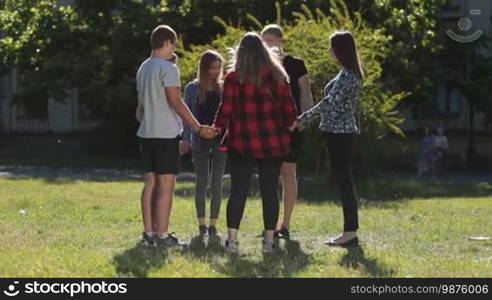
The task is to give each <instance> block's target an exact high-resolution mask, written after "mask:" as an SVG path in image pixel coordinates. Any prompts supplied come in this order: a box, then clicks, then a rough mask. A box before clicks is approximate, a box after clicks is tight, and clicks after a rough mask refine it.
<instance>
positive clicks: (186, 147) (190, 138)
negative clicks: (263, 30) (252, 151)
mask: <svg viewBox="0 0 492 300" xmlns="http://www.w3.org/2000/svg"><path fill="white" fill-rule="evenodd" d="M222 70H223V59H222V56H221V55H220V54H219V53H218V52H216V51H212V50H207V51H205V52H203V54H202V56H201V58H200V63H199V68H198V74H197V78H196V79H195V80H193V81H192V82H190V83H188V85H187V86H186V88H185V102H186V104H187V105H188V107H189V108H190V111H191V112H192V113H193V115H194V116H195V117H196V118H197V120H198V121H199V122H200V123H201V124H206V125H211V124H212V123H213V120H214V117H215V114H216V113H217V109H218V107H219V104H220V102H221V99H222V86H223V82H222ZM219 144H220V140H219V139H218V138H216V139H212V140H205V139H202V138H201V137H199V136H198V135H196V134H194V133H192V132H191V130H190V129H189V128H188V127H187V126H185V127H184V134H183V140H182V141H181V144H180V152H181V154H182V155H183V154H185V153H187V152H189V151H190V149H191V152H192V157H193V165H194V167H195V173H196V185H195V207H196V213H197V218H198V230H199V233H200V235H202V236H203V235H205V234H207V233H208V235H209V237H217V236H218V232H217V227H216V224H217V219H218V218H219V212H220V204H221V201H222V176H223V174H224V169H225V165H226V160H227V153H225V152H223V151H221V150H220V149H219V146H220V145H219ZM210 165H211V166H210ZM210 177H211V180H209V178H210ZM209 181H210V186H211V192H212V198H211V201H210V222H209V227H207V225H206V220H205V219H206V212H205V211H206V191H207V185H208V182H209Z"/></svg>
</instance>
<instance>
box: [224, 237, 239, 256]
mask: <svg viewBox="0 0 492 300" xmlns="http://www.w3.org/2000/svg"><path fill="white" fill-rule="evenodd" d="M238 245H239V242H238V241H229V240H227V241H225V251H226V252H227V253H231V254H237V253H239V246H238Z"/></svg>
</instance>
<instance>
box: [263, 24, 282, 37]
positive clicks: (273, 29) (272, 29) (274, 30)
mask: <svg viewBox="0 0 492 300" xmlns="http://www.w3.org/2000/svg"><path fill="white" fill-rule="evenodd" d="M264 34H271V35H273V36H276V37H278V38H283V37H284V32H283V31H282V28H281V27H280V26H278V25H277V24H270V25H267V26H265V28H263V30H262V31H261V35H264Z"/></svg>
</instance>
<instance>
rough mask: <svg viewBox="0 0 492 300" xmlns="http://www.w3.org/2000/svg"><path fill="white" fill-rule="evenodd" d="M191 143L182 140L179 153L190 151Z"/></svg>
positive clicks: (183, 153)
mask: <svg viewBox="0 0 492 300" xmlns="http://www.w3.org/2000/svg"><path fill="white" fill-rule="evenodd" d="M190 149H191V144H190V142H189V141H180V142H179V155H181V156H183V155H185V154H186V153H188V152H190Z"/></svg>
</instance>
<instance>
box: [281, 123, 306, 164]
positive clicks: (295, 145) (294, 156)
mask: <svg viewBox="0 0 492 300" xmlns="http://www.w3.org/2000/svg"><path fill="white" fill-rule="evenodd" d="M302 143H303V137H302V133H301V132H299V131H294V132H292V133H291V134H290V148H291V152H290V153H289V154H287V155H286V156H285V157H284V159H283V160H284V162H288V163H294V164H296V163H297V160H298V159H299V155H300V154H301V150H302Z"/></svg>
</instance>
